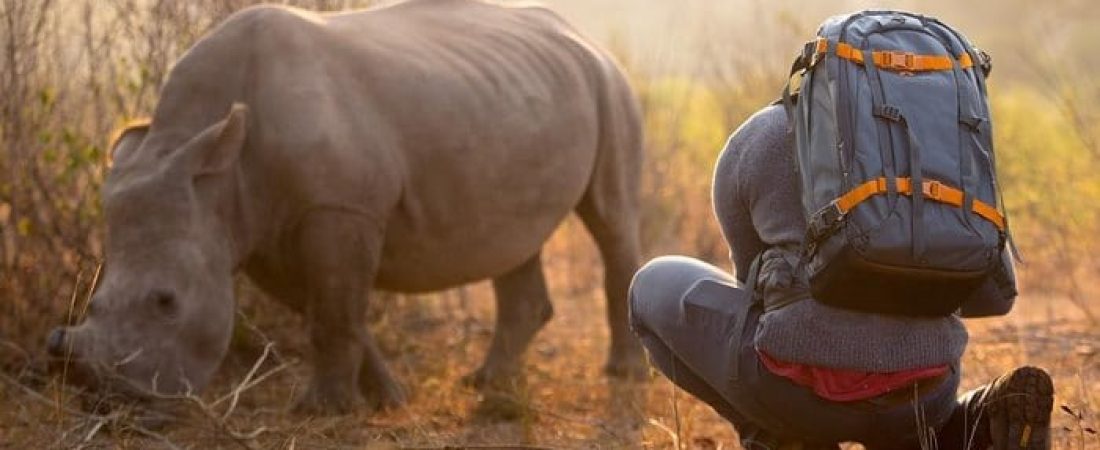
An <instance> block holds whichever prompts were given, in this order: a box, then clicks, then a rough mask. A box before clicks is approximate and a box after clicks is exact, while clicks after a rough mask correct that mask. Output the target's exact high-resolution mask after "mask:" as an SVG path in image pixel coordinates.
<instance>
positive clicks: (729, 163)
mask: <svg viewBox="0 0 1100 450" xmlns="http://www.w3.org/2000/svg"><path fill="white" fill-rule="evenodd" d="M793 145H794V139H793V135H791V134H790V133H788V129H787V116H786V114H785V113H784V111H783V108H782V107H778V106H771V107H768V108H765V109H763V110H761V111H759V112H758V113H756V114H755V115H754V116H752V117H751V118H749V119H748V120H747V121H746V122H745V123H744V124H743V125H742V126H741V127H740V128H739V129H738V130H737V131H736V132H734V134H733V136H732V137H730V139H729V142H728V143H727V144H726V148H725V150H723V152H722V155H721V156H720V157H719V159H718V164H717V167H716V170H715V174H714V184H713V186H714V191H713V195H714V198H713V200H714V209H715V213H716V215H717V216H718V221H719V222H720V223H721V226H722V232H723V234H724V235H725V238H726V241H727V242H728V243H729V246H730V250H731V257H732V259H733V263H734V266H735V268H736V271H737V278H738V279H739V280H740V281H741V282H745V281H746V280H745V277H746V274H747V272H748V270H749V267H750V265H751V264H752V260H753V259H754V258H755V257H756V255H757V254H759V253H760V252H762V251H764V250H765V249H768V248H772V247H776V246H792V247H797V246H798V245H800V243H801V242H802V236H803V233H805V229H806V226H805V223H806V222H805V218H804V217H803V213H802V209H801V201H800V196H799V186H798V178H797V175H796V173H795V163H794V160H793V155H794V151H793ZM966 342H967V332H966V328H965V327H964V326H963V324H962V321H961V320H959V318H958V317H955V316H951V317H945V318H906V317H896V316H883V315H876V314H867V313H860V312H854V311H848V310H843V309H839V308H834V307H830V306H827V305H824V304H821V303H818V302H817V301H814V300H812V299H811V300H805V301H800V302H797V303H794V304H792V305H790V306H787V307H785V308H782V309H778V310H775V311H772V312H769V313H766V314H765V315H764V316H763V317H761V319H760V323H759V325H758V327H757V330H756V341H755V343H756V347H757V349H758V350H762V351H764V352H766V353H767V354H768V355H770V356H772V357H775V358H777V359H779V360H783V361H789V362H796V363H802V364H809V365H814V366H819V367H829V368H836V369H848V370H859V371H868V372H894V371H899V370H906V369H915V368H925V367H933V366H939V365H944V364H953V363H956V362H957V361H958V360H959V359H960V358H961V357H962V354H963V350H964V349H965V348H966Z"/></svg>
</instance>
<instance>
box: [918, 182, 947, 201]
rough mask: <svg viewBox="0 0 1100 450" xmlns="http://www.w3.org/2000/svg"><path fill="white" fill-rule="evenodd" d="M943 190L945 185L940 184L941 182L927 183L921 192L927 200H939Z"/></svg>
mask: <svg viewBox="0 0 1100 450" xmlns="http://www.w3.org/2000/svg"><path fill="white" fill-rule="evenodd" d="M941 188H943V183H940V182H939V181H925V182H924V186H923V188H922V189H921V192H923V193H924V197H925V198H930V199H932V200H939V199H940V189H941Z"/></svg>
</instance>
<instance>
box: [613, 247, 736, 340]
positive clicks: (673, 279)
mask: <svg viewBox="0 0 1100 450" xmlns="http://www.w3.org/2000/svg"><path fill="white" fill-rule="evenodd" d="M708 277H721V272H719V271H718V270H717V269H716V268H713V267H711V266H709V265H707V264H705V263H703V262H700V261H697V260H694V259H691V258H687V257H684V256H662V257H659V258H655V259H653V260H652V261H650V262H648V263H646V264H645V265H644V266H642V268H641V269H639V270H638V272H637V273H636V274H635V275H634V279H633V280H632V281H631V283H630V291H629V299H630V323H631V326H632V327H633V328H634V330H635V332H636V333H637V332H639V331H641V330H644V329H651V328H653V326H654V325H655V324H654V323H651V322H654V321H655V320H662V319H668V318H672V317H678V314H677V311H676V310H677V309H678V308H679V306H678V305H679V300H680V299H681V298H682V297H683V296H684V293H685V292H687V290H688V289H690V288H691V286H692V285H694V284H695V283H696V282H697V281H699V280H700V279H703V278H708Z"/></svg>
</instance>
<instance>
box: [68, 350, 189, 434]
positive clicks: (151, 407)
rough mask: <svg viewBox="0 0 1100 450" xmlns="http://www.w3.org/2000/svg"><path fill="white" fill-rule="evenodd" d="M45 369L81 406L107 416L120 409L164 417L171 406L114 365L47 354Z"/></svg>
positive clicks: (145, 415) (85, 409)
mask: <svg viewBox="0 0 1100 450" xmlns="http://www.w3.org/2000/svg"><path fill="white" fill-rule="evenodd" d="M48 367H49V372H50V373H51V374H53V375H55V376H58V377H59V379H60V381H61V382H62V383H63V385H64V386H65V387H67V388H70V389H71V390H70V392H71V393H72V394H73V395H74V398H75V399H77V400H78V401H79V404H80V407H81V409H82V410H83V411H84V412H86V413H89V414H95V415H101V416H111V415H118V414H119V413H121V412H128V413H132V414H130V415H133V416H135V417H138V416H141V417H158V418H160V419H161V420H163V419H165V418H166V417H167V415H166V413H169V412H170V410H171V409H172V408H170V407H169V406H168V404H169V403H170V401H169V400H170V398H169V396H165V395H162V394H158V393H156V392H153V391H151V390H150V389H148V388H146V387H143V386H140V385H139V384H137V383H135V382H134V381H133V380H131V379H129V378H127V377H126V376H125V375H123V374H122V373H121V372H120V371H119V370H118V366H117V365H114V366H112V365H108V364H103V363H97V362H94V361H88V360H85V359H80V358H75V357H51V358H50V359H49V365H48Z"/></svg>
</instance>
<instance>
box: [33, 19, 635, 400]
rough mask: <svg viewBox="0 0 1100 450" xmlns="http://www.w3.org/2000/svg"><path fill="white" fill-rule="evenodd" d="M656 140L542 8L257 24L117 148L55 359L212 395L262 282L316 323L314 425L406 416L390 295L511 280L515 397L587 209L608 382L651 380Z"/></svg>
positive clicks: (189, 77)
mask: <svg viewBox="0 0 1100 450" xmlns="http://www.w3.org/2000/svg"><path fill="white" fill-rule="evenodd" d="M642 134H643V133H642V121H641V114H640V108H639V106H638V102H637V99H636V97H635V96H634V94H633V92H632V90H631V88H630V85H629V83H628V81H627V79H626V77H625V75H624V74H623V72H622V70H621V69H620V68H619V66H618V65H617V64H616V63H615V62H614V60H613V58H612V57H610V56H609V54H608V53H607V52H605V51H603V50H601V49H599V48H598V47H597V46H596V45H594V44H592V43H591V42H590V41H588V40H586V39H585V38H583V37H582V36H581V34H580V33H578V32H577V30H575V29H574V28H572V27H571V26H570V25H569V24H568V23H567V22H566V21H565V20H563V19H562V18H561V17H559V16H558V15H556V14H555V13H553V12H552V11H550V10H548V9H546V8H543V7H538V6H503V5H497V4H493V3H489V2H484V1H480V0H410V1H406V2H403V3H398V4H394V5H390V6H386V7H379V8H375V9H368V10H364V11H354V12H343V13H324V14H320V13H313V12H309V11H304V10H299V9H294V8H290V7H283V6H256V7H251V8H248V9H245V10H242V11H239V12H237V13H235V14H234V15H232V16H230V17H229V18H228V19H226V20H225V21H224V22H222V23H221V24H219V25H218V26H217V27H215V28H214V29H213V30H212V31H210V32H209V33H208V34H206V35H205V36H204V37H202V38H201V39H200V40H199V41H198V42H197V43H196V44H195V45H194V46H193V47H191V48H190V49H188V50H187V51H186V52H185V54H184V55H183V56H182V57H181V58H180V59H179V60H178V61H177V62H176V64H175V65H174V66H173V68H172V69H171V71H170V74H169V76H168V78H167V79H166V81H165V83H164V85H163V86H162V89H161V92H160V97H159V100H158V103H157V105H156V107H155V110H154V113H153V115H152V117H151V119H150V120H149V121H148V122H147V123H146V124H141V125H136V126H131V127H129V128H126V129H124V130H122V131H121V133H120V135H119V137H118V138H117V139H115V143H114V144H113V147H112V150H111V153H112V157H111V161H112V163H111V164H110V167H109V171H108V173H107V177H106V179H105V182H104V184H103V187H102V204H103V210H104V218H105V222H106V235H105V241H104V242H105V243H104V252H105V261H106V265H105V269H104V274H103V277H102V279H101V281H100V284H99V286H98V287H97V289H96V291H95V293H94V294H93V296H92V298H91V301H90V304H89V308H88V311H87V314H86V317H85V318H84V319H83V321H82V322H81V323H80V324H78V325H76V326H72V327H61V328H57V329H55V330H53V331H52V332H51V333H50V334H49V335H48V336H47V338H46V341H47V342H46V346H47V349H48V352H49V353H51V354H53V355H55V356H63V357H64V358H65V360H66V361H67V364H69V366H70V368H69V369H68V372H69V373H72V374H76V375H75V376H74V379H76V380H78V381H77V382H80V383H83V384H85V385H86V386H88V387H89V388H91V390H93V391H95V390H96V389H116V390H118V391H119V392H123V391H124V392H127V393H129V394H132V395H136V396H140V395H141V394H156V395H177V394H184V393H197V392H199V391H200V390H201V389H203V387H204V386H205V385H207V384H208V382H209V381H210V379H211V377H212V375H213V374H214V373H215V372H216V370H217V368H218V366H219V364H220V362H221V360H222V359H223V358H224V357H225V355H226V353H227V351H228V347H229V343H230V336H231V333H232V329H233V327H234V315H235V308H236V305H235V299H234V293H233V292H234V291H233V287H234V276H235V274H237V273H243V274H245V275H246V276H247V277H248V278H249V279H250V280H252V281H253V282H254V284H255V285H256V286H258V287H259V288H260V289H262V290H263V291H264V292H265V293H266V294H267V295H268V296H269V297H271V298H273V299H275V300H276V301H278V302H280V303H283V304H285V305H288V306H289V307H290V308H291V309H293V310H294V311H296V312H298V313H300V314H302V315H304V318H305V321H304V322H305V324H306V328H307V331H308V333H309V335H308V336H309V340H310V350H309V355H310V356H309V358H308V361H309V363H310V366H311V369H312V375H311V379H310V381H309V384H308V387H307V388H306V389H305V391H304V393H303V395H302V396H301V398H300V399H299V400H298V403H297V405H298V409H300V410H304V411H307V412H316V413H321V414H333V413H345V412H348V411H351V410H353V409H356V408H359V407H362V406H363V405H367V406H370V407H374V408H384V407H396V406H401V405H403V404H405V402H406V395H405V392H404V389H403V388H402V386H401V385H400V383H398V381H397V380H395V378H394V376H393V375H392V374H391V372H390V371H389V370H388V369H387V367H386V364H385V361H384V359H383V355H382V354H381V353H380V351H379V348H378V346H377V344H376V343H375V341H374V339H373V338H372V337H371V335H370V333H369V332H368V330H367V328H366V325H365V309H366V307H367V305H368V301H369V298H368V297H369V296H370V295H371V294H370V291H371V289H372V288H375V289H381V290H386V291H394V292H405V293H417V292H427V291H436V290H441V289H446V288H450V287H454V286H459V285H462V284H464V283H469V282H473V281H477V280H483V279H489V278H491V279H492V286H493V290H494V293H495V297H496V308H497V316H496V327H495V330H494V335H493V337H492V341H491V344H490V348H489V350H488V353H487V355H486V357H485V359H484V361H483V363H482V364H481V366H480V367H479V368H478V369H477V370H476V371H473V372H472V374H471V375H470V379H471V380H472V381H473V382H474V383H475V384H478V385H481V386H485V385H492V384H494V383H495V382H498V381H500V380H508V379H509V378H510V377H514V376H516V375H517V374H518V373H519V372H520V368H521V363H522V354H523V352H524V349H525V348H526V347H527V346H528V344H529V342H530V341H531V340H532V337H533V336H534V335H535V334H536V332H537V331H538V330H539V329H540V328H541V327H542V326H543V325H544V324H545V323H546V322H547V321H548V320H549V319H550V317H551V315H552V311H553V308H552V305H551V303H550V300H549V297H548V294H547V287H546V280H545V277H544V274H543V268H542V263H541V260H540V254H541V249H542V247H543V245H544V243H545V242H546V241H547V239H548V238H549V236H550V235H551V234H552V232H553V231H554V230H555V228H556V227H557V226H558V225H559V224H560V223H561V222H562V221H563V220H564V219H565V218H566V217H567V216H569V214H570V213H572V212H575V213H576V214H577V215H578V216H579V217H580V219H581V221H582V222H583V224H584V225H585V228H586V229H587V231H588V232H589V233H590V234H591V235H592V237H593V238H594V240H595V242H596V244H597V247H598V249H599V253H600V255H601V257H602V260H603V263H604V271H605V277H604V278H605V279H604V282H605V286H604V288H605V292H606V296H607V321H608V324H609V326H610V350H609V356H608V362H607V364H606V366H605V370H606V372H607V373H609V374H611V375H617V376H625V377H634V376H637V377H640V376H642V375H643V374H645V371H646V368H645V367H646V366H645V363H644V358H643V354H642V351H641V347H640V346H639V345H638V343H637V342H636V341H635V340H634V338H633V337H632V336H631V333H630V331H629V327H628V322H627V303H626V296H627V288H628V285H629V283H630V280H631V277H632V275H633V273H634V271H635V270H636V269H637V267H638V266H639V263H640V250H639V208H640V206H639V172H640V171H641V164H642V158H643V154H642V153H643V152H642V147H643V136H642ZM120 386H124V387H125V388H123V387H120Z"/></svg>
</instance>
